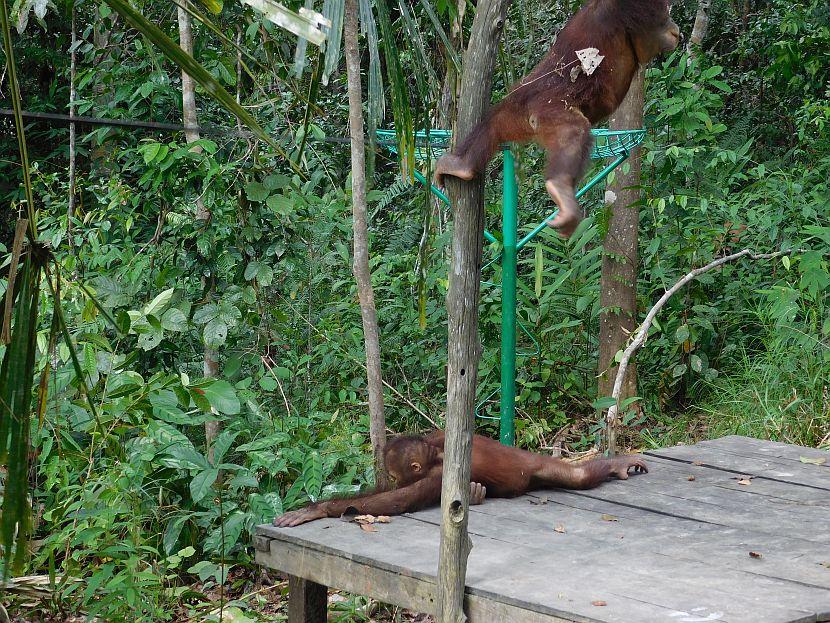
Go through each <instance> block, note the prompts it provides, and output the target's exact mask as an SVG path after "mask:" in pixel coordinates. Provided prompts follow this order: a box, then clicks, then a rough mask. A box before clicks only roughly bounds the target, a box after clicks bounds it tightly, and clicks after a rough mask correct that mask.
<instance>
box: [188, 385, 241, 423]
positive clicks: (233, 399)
mask: <svg viewBox="0 0 830 623" xmlns="http://www.w3.org/2000/svg"><path fill="white" fill-rule="evenodd" d="M193 389H200V390H201V392H202V396H204V398H205V400H207V402H208V403H209V404H210V406H211V407H213V408H214V409H216V410H217V411H218V412H219V413H224V414H226V415H236V414H237V413H239V407H240V405H239V398H237V396H236V391H235V390H234V388H233V386H232V385H231V384H230V383H228V382H227V381H225V380H221V379H219V380H215V381H210V382H207V383H205V384H204V385H202V384H200V385H199V386H194V388H193Z"/></svg>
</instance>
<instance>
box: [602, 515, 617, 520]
mask: <svg viewBox="0 0 830 623" xmlns="http://www.w3.org/2000/svg"><path fill="white" fill-rule="evenodd" d="M602 520H603V521H619V519H617V518H616V517H614V515H608V514H605V515H603V516H602Z"/></svg>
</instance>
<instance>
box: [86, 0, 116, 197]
mask: <svg viewBox="0 0 830 623" xmlns="http://www.w3.org/2000/svg"><path fill="white" fill-rule="evenodd" d="M108 19H110V20H112V19H114V18H113V17H112V15H110V17H109V18H108ZM110 34H111V31H110V30H107V24H106V22H105V18H103V17H101V9H100V5H99V6H97V7H96V8H95V21H94V23H93V24H92V42H93V45H94V46H95V61H94V62H95V67H96V70H97V72H98V75H100V76H101V79H100V80H96V81H95V83H94V84H93V85H92V95H93V99H94V100H95V110H96V112H97V116H99V117H108V116H110V115H109V114H108V112H107V109H108V108H109V101H110V99H111V97H112V93H113V89H112V85H111V84H108V83H106V82H105V80H104V79H103V78H104V76H107V75H109V74H110V73H111V71H112V65H113V59H114V58H116V54H117V48H116V47H115V46H110ZM107 137H108V136H105V137H104V139H103V140H102V139H101V138H97V139H96V140H97V141H101V142H100V143H97V144H95V145H92V146H91V148H90V151H89V159H90V174H91V177H92V178H94V179H98V180H106V179H109V178H110V176H111V174H112V158H111V157H110V155H111V154H110V152H111V149H110V147H109V145H107V142H106V141H107Z"/></svg>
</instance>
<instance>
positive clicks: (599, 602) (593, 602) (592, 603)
mask: <svg viewBox="0 0 830 623" xmlns="http://www.w3.org/2000/svg"><path fill="white" fill-rule="evenodd" d="M591 605H592V606H607V605H608V602H607V601H602V600H601V599H598V600H596V601H592V602H591Z"/></svg>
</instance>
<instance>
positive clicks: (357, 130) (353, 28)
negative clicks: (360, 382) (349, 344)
mask: <svg viewBox="0 0 830 623" xmlns="http://www.w3.org/2000/svg"><path fill="white" fill-rule="evenodd" d="M345 3H346V4H345V7H344V17H343V19H344V22H343V39H344V41H343V43H344V47H345V52H346V73H347V77H348V91H349V134H350V136H351V146H352V218H353V227H354V264H353V267H352V268H353V272H354V278H355V281H356V282H357V294H358V297H359V298H360V316H361V318H362V319H363V340H364V342H365V344H366V376H367V380H368V386H369V437H370V439H371V442H372V452H373V453H374V456H375V480H376V483H377V486H378V487H380V488H382V489H387V488H388V486H389V481H388V478H387V476H386V468H385V467H384V464H383V450H384V448H385V446H386V418H385V416H384V413H383V379H382V377H381V370H380V337H379V332H378V315H377V311H376V310H375V293H374V290H373V289H372V273H371V271H370V270H369V226H368V220H369V217H368V209H367V206H366V145H365V140H364V136H363V98H362V97H361V93H362V91H361V85H360V82H361V81H360V53H359V52H358V49H357V19H358V17H357V16H358V12H359V5H358V2H357V0H345Z"/></svg>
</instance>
